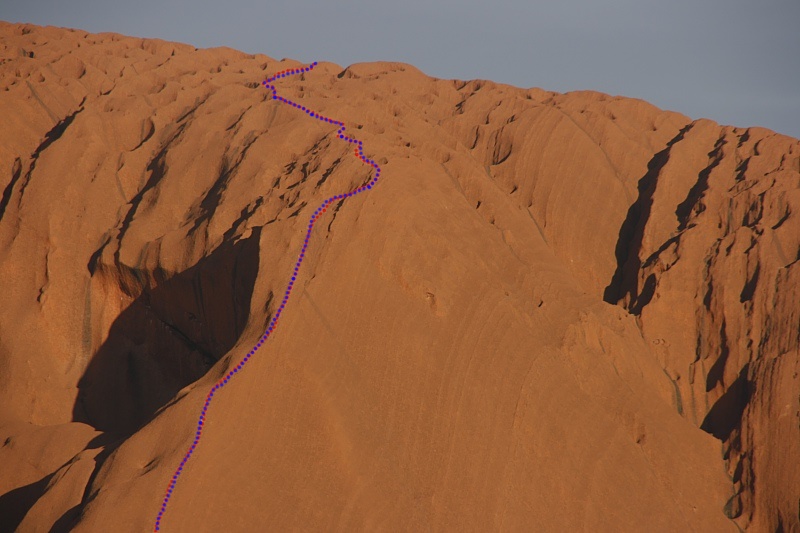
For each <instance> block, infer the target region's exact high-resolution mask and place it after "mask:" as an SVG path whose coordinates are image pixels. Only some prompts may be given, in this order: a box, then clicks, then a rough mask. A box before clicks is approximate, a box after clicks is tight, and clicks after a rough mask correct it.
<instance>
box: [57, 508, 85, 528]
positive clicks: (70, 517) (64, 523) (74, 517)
mask: <svg viewBox="0 0 800 533" xmlns="http://www.w3.org/2000/svg"><path fill="white" fill-rule="evenodd" d="M81 508H82V505H81V504H78V505H76V506H75V507H73V508H71V509H69V510H68V511H67V512H66V513H64V514H63V515H61V517H60V518H59V519H58V520H56V521H55V523H54V524H53V527H51V528H50V533H68V532H69V531H72V528H73V527H75V524H76V523H77V521H78V517H79V516H80V515H81Z"/></svg>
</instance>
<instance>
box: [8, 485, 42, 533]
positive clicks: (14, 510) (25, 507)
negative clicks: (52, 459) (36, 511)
mask: <svg viewBox="0 0 800 533" xmlns="http://www.w3.org/2000/svg"><path fill="white" fill-rule="evenodd" d="M52 477H53V474H50V475H48V476H45V477H43V478H42V479H40V480H39V481H37V482H35V483H31V484H29V485H25V486H24V487H18V488H16V489H13V490H10V491H8V492H6V493H5V494H3V495H0V533H12V532H13V531H16V529H17V526H19V524H20V522H22V519H23V518H25V515H26V514H27V512H28V511H29V510H30V509H31V507H33V504H35V503H36V502H37V501H38V500H39V498H41V497H42V494H44V492H45V490H46V489H47V484H48V483H50V479H52Z"/></svg>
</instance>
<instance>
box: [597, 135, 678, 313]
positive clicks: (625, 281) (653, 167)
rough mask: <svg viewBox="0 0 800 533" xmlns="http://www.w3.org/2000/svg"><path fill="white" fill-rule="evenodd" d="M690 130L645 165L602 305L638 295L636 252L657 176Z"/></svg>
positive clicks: (651, 202)
mask: <svg viewBox="0 0 800 533" xmlns="http://www.w3.org/2000/svg"><path fill="white" fill-rule="evenodd" d="M692 127H693V124H688V125H686V126H684V127H683V128H682V129H681V130H680V132H678V134H677V135H676V136H675V137H674V138H673V139H672V140H670V141H669V142H668V143H667V146H666V147H665V148H664V149H663V150H661V151H660V152H658V153H657V154H655V155H654V156H653V158H652V159H651V160H650V162H649V163H648V164H647V173H646V174H645V175H644V176H642V178H641V179H640V180H639V183H638V185H637V190H638V191H639V194H638V196H637V198H636V201H635V202H634V203H633V204H632V205H631V206H630V208H629V209H628V213H627V214H626V215H625V220H624V221H623V223H622V226H620V229H619V236H618V238H617V245H616V247H615V250H614V255H615V256H616V260H617V268H616V270H615V271H614V275H613V276H612V277H611V281H610V282H609V284H608V286H607V287H606V288H605V290H604V292H603V300H604V301H605V302H608V303H611V304H616V303H618V302H619V301H620V300H622V299H623V298H625V297H626V296H628V303H630V302H631V301H632V300H633V299H634V298H636V296H637V294H638V292H639V287H638V284H639V283H638V277H639V268H640V267H641V260H640V259H639V252H640V250H641V247H642V239H643V236H644V228H645V226H646V225H647V221H648V220H649V218H650V210H651V209H652V206H653V195H654V194H655V190H656V186H657V182H658V176H659V174H660V173H661V170H662V169H663V168H664V166H665V165H666V164H667V162H668V161H669V156H670V150H671V149H672V147H673V146H674V145H675V144H677V143H679V142H680V141H682V140H683V138H684V137H685V136H686V134H687V133H688V132H689V130H691V129H692ZM641 307H642V306H639V311H641Z"/></svg>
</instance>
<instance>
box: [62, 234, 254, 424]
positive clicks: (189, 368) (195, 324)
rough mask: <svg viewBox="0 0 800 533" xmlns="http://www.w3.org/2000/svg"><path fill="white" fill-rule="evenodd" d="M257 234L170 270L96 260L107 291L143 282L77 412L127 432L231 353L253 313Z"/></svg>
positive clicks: (91, 373)
mask: <svg viewBox="0 0 800 533" xmlns="http://www.w3.org/2000/svg"><path fill="white" fill-rule="evenodd" d="M260 235H261V229H260V228H254V229H253V232H252V235H251V236H250V237H248V238H247V239H243V240H239V241H237V242H235V243H233V242H231V241H225V242H223V244H222V245H220V246H219V247H218V248H217V249H216V250H214V251H213V252H212V253H211V254H210V255H208V256H207V257H205V258H203V259H201V260H200V261H199V262H198V263H197V264H196V265H194V266H192V267H191V268H189V269H187V270H185V271H183V272H180V273H178V274H174V275H171V276H168V275H167V274H165V273H164V272H162V271H157V272H143V271H134V269H133V268H131V267H127V266H125V265H118V264H117V265H98V267H97V269H96V271H95V274H94V276H93V277H98V278H103V279H101V280H100V283H97V286H98V287H103V286H109V287H112V288H111V289H107V290H109V291H110V293H109V296H107V297H110V298H113V297H117V294H118V293H117V292H115V289H116V290H118V291H119V292H126V291H128V290H130V287H127V285H128V284H129V283H125V282H124V280H125V279H131V278H132V277H135V278H136V279H139V280H141V281H142V284H141V286H140V287H137V290H139V291H140V292H139V294H138V295H137V296H136V298H135V299H134V301H133V302H132V303H131V304H130V305H129V306H128V307H127V308H125V310H124V311H122V313H120V315H119V316H118V317H117V318H116V320H115V321H114V323H113V324H112V325H111V328H110V330H109V334H108V337H107V338H106V340H105V341H104V342H103V344H102V345H101V346H100V347H99V349H97V351H96V352H95V353H94V355H93V357H92V359H91V361H90V362H89V364H88V365H87V368H86V371H85V372H84V375H83V376H82V377H81V379H80V381H79V383H78V396H77V399H76V401H75V404H74V407H73V420H75V421H79V422H84V423H87V424H90V425H92V426H93V427H95V428H97V429H99V430H101V431H106V432H110V433H112V434H115V435H129V434H131V433H132V432H134V431H135V430H136V429H138V428H139V427H141V426H142V425H143V424H145V423H146V422H147V421H149V420H150V418H151V417H152V416H153V414H154V413H155V412H156V411H157V410H158V409H159V408H160V407H162V406H163V405H165V404H166V403H167V402H168V401H169V400H170V399H171V398H173V397H174V396H175V394H176V393H177V392H178V391H179V390H180V389H182V388H183V387H185V386H186V385H188V384H190V383H192V382H194V381H196V380H197V379H198V378H200V377H201V376H202V375H204V374H205V373H206V372H207V371H208V369H209V368H211V366H213V365H214V363H216V361H217V360H219V358H220V357H222V356H223V355H224V354H225V353H227V352H228V351H229V350H230V349H231V348H232V347H233V346H234V345H235V344H236V342H237V341H238V339H239V336H240V335H241V333H242V331H243V330H244V327H245V325H246V324H247V321H248V319H249V313H250V301H251V297H252V293H253V287H254V285H255V279H256V276H257V274H258V264H259V240H260ZM148 280H156V281H148Z"/></svg>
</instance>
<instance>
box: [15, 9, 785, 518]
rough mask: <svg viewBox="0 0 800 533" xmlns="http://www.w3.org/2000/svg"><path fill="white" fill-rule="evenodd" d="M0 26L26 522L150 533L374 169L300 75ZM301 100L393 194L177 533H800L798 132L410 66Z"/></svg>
mask: <svg viewBox="0 0 800 533" xmlns="http://www.w3.org/2000/svg"><path fill="white" fill-rule="evenodd" d="M0 34H2V36H3V39H2V45H0V46H2V47H3V50H2V52H0V54H1V55H0V112H2V114H3V116H4V117H8V118H7V123H8V124H9V125H10V126H11V127H9V128H3V129H2V130H1V131H0V136H2V137H1V138H0V141H2V142H0V169H2V173H1V174H0V180H2V181H0V188H2V190H3V194H2V198H1V199H0V202H1V203H0V247H1V248H0V280H3V281H2V283H3V284H4V285H3V288H4V294H5V295H6V305H4V306H2V308H0V406H2V409H0V430H2V433H1V434H0V435H1V436H2V439H5V441H4V442H5V444H3V445H2V447H0V458H2V461H3V463H2V465H3V467H4V468H3V469H2V472H3V474H2V475H0V478H2V479H1V480H0V481H2V486H0V489H2V493H0V494H2V495H0V516H2V518H0V521H3V522H2V523H0V529H3V528H9V529H12V530H13V528H14V527H17V526H18V527H19V528H20V530H36V529H43V530H51V529H54V530H56V531H60V530H68V529H70V528H74V529H75V530H76V531H98V530H101V531H107V530H113V531H141V530H148V529H151V528H152V526H153V519H154V517H155V513H156V511H157V509H158V505H160V499H161V496H162V491H163V489H164V487H166V482H167V478H168V476H170V475H172V472H173V470H174V468H175V466H176V464H177V463H178V461H179V460H180V456H181V455H182V453H183V451H184V450H185V448H186V446H187V443H188V442H190V441H191V437H192V432H193V431H194V428H193V425H194V423H195V420H196V416H197V414H198V412H199V409H200V405H201V404H202V401H203V399H204V397H205V394H206V392H207V390H208V388H209V387H210V385H211V383H213V382H214V381H215V380H216V379H218V377H219V376H220V375H222V374H223V373H224V372H225V371H226V369H227V368H228V367H229V366H230V365H231V364H234V362H236V361H238V360H239V358H240V355H241V350H243V349H244V348H245V347H249V346H250V345H251V344H252V342H253V341H254V339H256V338H258V336H259V335H260V334H261V333H262V332H263V329H264V328H265V326H266V324H267V323H268V321H269V319H270V317H271V316H272V314H273V313H274V311H275V309H276V307H277V302H276V301H275V300H276V299H277V298H278V295H279V294H280V293H279V291H281V290H282V289H283V288H284V287H285V285H286V282H287V280H288V278H289V276H290V272H291V264H292V262H293V260H294V256H295V254H296V252H297V250H298V249H299V248H300V246H301V245H302V241H303V236H304V229H305V227H306V224H307V223H308V218H309V216H310V211H312V210H313V209H314V206H315V205H316V204H317V203H319V201H320V200H321V199H322V198H325V197H328V196H331V195H333V194H337V193H340V192H344V191H347V190H349V189H351V188H353V186H356V185H357V184H359V183H363V182H364V181H365V180H366V179H367V178H368V172H367V170H366V169H365V168H364V167H363V165H361V164H360V163H359V162H358V161H357V160H356V158H355V157H354V156H353V155H352V150H351V147H350V146H349V145H346V144H345V143H343V142H341V141H340V140H339V139H337V138H336V135H335V131H336V130H335V127H331V128H328V127H325V126H324V125H322V124H320V123H318V122H317V121H313V120H309V119H308V118H307V117H305V116H304V115H303V114H302V113H298V112H296V111H294V110H291V109H287V108H286V106H281V105H278V103H276V102H273V101H271V100H269V98H268V95H267V93H266V92H265V91H264V90H263V89H261V88H260V87H259V82H260V81H261V80H262V79H264V78H265V77H266V76H267V75H269V74H271V73H273V72H276V71H279V70H283V69H285V68H287V67H291V66H295V65H297V63H295V62H293V61H281V62H278V61H275V60H273V59H271V58H269V57H266V56H262V55H256V56H250V55H246V54H242V53H240V52H236V51H233V50H227V49H214V50H196V49H195V48H193V47H190V46H186V45H180V44H174V43H165V42H162V41H156V40H145V39H135V38H128V37H122V36H118V35H114V34H102V35H92V34H87V33H85V32H81V31H73V30H62V29H56V28H38V27H35V26H26V25H7V24H0ZM279 83H280V84H282V85H281V91H282V94H284V95H286V96H287V97H290V98H292V99H294V100H296V101H301V102H302V103H303V105H306V106H308V107H310V108H312V109H315V110H318V111H320V112H322V113H323V114H325V115H326V116H331V117H335V118H337V119H339V120H343V121H344V122H345V123H346V124H347V125H348V127H349V131H351V132H353V134H355V135H356V136H357V137H358V138H359V139H361V140H363V141H364V143H365V145H366V146H367V148H368V151H369V153H368V155H369V156H370V157H373V158H375V159H376V160H377V161H379V163H380V164H381V166H382V168H383V169H384V171H383V173H382V182H381V183H380V184H379V185H378V186H377V187H375V188H373V189H372V190H371V191H370V192H369V193H367V194H365V195H362V196H358V197H354V198H352V199H349V200H348V201H346V202H343V203H342V204H341V205H337V206H336V207H335V208H334V209H333V210H329V212H328V213H327V215H326V216H327V219H323V220H322V222H321V223H320V224H319V229H320V231H319V233H316V234H315V235H314V236H313V238H312V242H311V244H310V250H309V253H308V257H307V258H306V262H305V263H304V266H303V269H304V270H303V271H301V273H300V276H299V279H298V281H297V283H296V287H297V288H296V290H295V293H294V294H293V297H292V298H293V299H292V300H291V301H290V303H289V306H288V307H287V309H286V311H285V313H284V315H283V318H282V323H281V325H280V327H279V328H278V330H277V331H276V333H275V334H274V335H273V337H272V338H271V339H270V341H269V342H268V343H267V345H265V347H264V348H263V350H262V351H260V352H259V354H258V357H257V358H255V359H254V360H253V361H252V362H251V363H250V364H249V366H248V367H247V369H246V371H244V372H242V373H240V374H239V375H238V376H237V377H236V381H235V382H234V383H232V384H231V386H230V387H226V389H225V391H224V394H220V396H219V398H218V399H216V400H215V404H214V406H213V408H212V411H211V412H210V414H209V420H208V423H207V425H206V428H207V429H206V433H204V438H203V442H202V446H201V447H200V448H199V449H198V451H197V452H196V454H195V455H194V456H193V459H192V466H191V468H190V469H188V470H187V471H186V472H185V473H184V475H183V477H182V478H181V482H180V484H179V485H178V487H177V490H176V492H175V495H174V497H173V499H172V500H171V504H170V510H169V513H168V514H167V515H166V517H165V521H164V523H163V525H164V530H165V531H204V530H227V531H252V530H254V529H260V528H261V527H263V525H264V524H274V526H273V527H272V528H273V529H277V530H280V529H341V530H376V529H377V530H386V529H397V528H398V527H399V528H402V529H425V528H428V529H435V530H443V529H447V530H452V529H463V530H519V529H529V528H530V527H531V524H536V525H537V528H538V529H542V530H550V529H553V530H558V529H578V530H592V531H598V530H600V531H619V530H639V529H642V528H645V529H649V530H656V531H674V530H682V531H683V530H697V531H735V530H736V524H734V522H733V521H731V520H730V519H729V517H734V518H736V520H738V523H739V525H741V526H749V527H751V528H752V529H753V530H756V531H767V530H770V531H773V530H775V529H777V528H778V527H782V528H783V529H784V530H791V529H792V528H793V527H797V524H798V522H797V516H796V513H795V514H794V515H793V514H791V512H794V511H792V510H793V509H794V510H795V511H796V504H797V500H798V498H797V497H796V494H795V493H796V488H795V487H793V486H791V484H789V481H790V480H791V479H792V477H791V476H795V477H794V479H796V477H797V475H796V472H797V470H796V469H797V465H794V464H791V462H790V461H789V458H790V457H792V456H791V455H787V454H791V453H796V445H797V442H798V436H800V435H799V434H798V426H797V418H796V417H797V416H798V413H800V409H798V406H797V397H796V391H797V382H796V379H797V374H796V368H797V340H796V337H793V336H792V334H793V333H794V334H796V332H797V330H798V328H797V327H795V326H797V324H798V316H799V315H798V312H797V305H798V304H797V302H798V298H797V296H798V295H797V290H798V283H797V281H798V280H797V269H796V268H793V265H796V264H797V263H796V258H797V248H798V243H797V235H798V234H800V232H798V231H797V220H798V219H797V217H796V215H794V213H796V205H797V195H796V191H797V190H798V187H797V172H798V168H797V154H798V143H797V141H796V140H793V139H789V138H786V137H781V136H777V135H774V134H771V133H769V132H766V131H763V130H754V129H753V130H744V129H734V128H727V127H726V128H723V127H720V126H718V125H716V124H714V123H711V122H710V121H702V120H701V121H695V122H693V121H691V120H690V119H689V118H687V117H684V116H682V115H679V114H676V113H669V112H663V111H660V110H658V109H656V108H654V107H653V106H650V105H649V104H647V103H645V102H641V101H636V100H630V99H624V98H617V97H609V96H606V95H602V94H599V93H592V92H579V93H569V94H566V95H559V94H555V93H550V92H546V91H542V90H539V89H530V90H522V89H517V88H513V87H509V86H504V85H497V84H494V83H491V82H487V81H472V82H463V81H458V80H436V79H432V78H429V77H427V76H425V75H424V74H423V73H421V72H419V71H418V70H416V69H414V68H413V67H411V66H409V65H402V64H397V63H373V64H360V65H353V66H350V67H348V68H346V69H343V68H342V67H339V66H337V65H333V64H330V63H321V64H320V65H319V66H318V67H317V68H316V69H315V70H314V72H313V73H310V74H309V75H308V76H301V77H299V78H297V79H287V80H280V81H279ZM720 139H723V140H724V141H725V142H724V143H723V142H722V141H720ZM709 143H710V144H709ZM734 146H737V147H738V148H735V149H734ZM704 157H705V159H704ZM731 169H732V170H731ZM726 172H732V174H730V175H729V174H726ZM731 179H733V180H734V181H733V182H730V180H731ZM792 180H794V181H792ZM729 182H730V183H729ZM730 187H734V188H733V189H731V188H730ZM737 187H738V188H737ZM726 209H729V212H730V213H731V215H730V218H726V219H725V220H726V222H725V223H722V218H721V217H722V215H724V214H725V213H726ZM717 219H719V220H717ZM706 228H707V229H706ZM767 228H769V229H767ZM745 231H748V232H749V233H744V232H745ZM717 239H719V240H720V241H719V242H720V243H723V242H724V244H716V245H715V244H714V243H715V242H717V241H716V240H717ZM737 239H738V240H737ZM764 239H766V240H764ZM737 243H738V244H737ZM746 243H747V244H746ZM751 243H755V244H754V245H753V246H752V247H751V248H748V247H750V244H751ZM729 245H730V246H731V247H730V248H728V246H729ZM779 251H780V253H779ZM743 257H749V259H747V260H744V262H743V260H742V258H743ZM670 261H671V263H670ZM792 261H795V262H794V263H792ZM667 264H669V266H665V265H667ZM759 265H760V266H759ZM737 269H738V270H737ZM676 275H677V276H678V277H674V276H676ZM736 276H738V277H736ZM742 279H744V280H745V281H744V283H741V281H742ZM767 280H769V283H767ZM737 283H738V285H736V284H737ZM670 287H671V290H666V289H667V288H670ZM731 287H734V289H733V290H734V291H735V292H736V294H735V295H733V296H735V301H733V300H732V299H731V294H730V293H731ZM725 288H727V289H728V291H727V292H728V293H729V296H728V298H727V299H726V298H725V297H724V294H725V290H724V289H725ZM707 295H708V296H707ZM698 298H699V300H698ZM603 300H605V302H604V301H603ZM706 300H707V302H706ZM740 300H741V301H740ZM609 303H613V304H616V303H619V304H620V306H615V305H609ZM736 305H738V307H736ZM733 307H736V310H734V309H733ZM793 327H795V329H794V330H793V329H792V328H793ZM659 328H660V329H659ZM715 335H716V336H715ZM734 346H736V348H735V349H734ZM703 350H705V351H703ZM748 350H749V351H748ZM719 361H721V363H720V362H719ZM793 365H794V366H793ZM687 369H691V370H692V372H694V373H690V372H688V370H687ZM793 369H794V370H793ZM793 371H794V374H793V373H792V372H793ZM741 376H745V377H744V378H742V377H741ZM792 391H794V394H795V396H792ZM792 421H794V422H792ZM775 434H779V435H780V438H777V439H776V438H774V437H772V436H773V435H775ZM767 435H769V436H770V438H769V439H767ZM59 439H60V440H62V441H63V442H64V446H63V447H61V448H60V449H59V451H58V453H56V454H52V453H51V451H50V450H52V449H53V446H54V442H59ZM720 441H722V444H720ZM792 446H795V448H792ZM795 456H796V455H795ZM45 457H48V458H47V459H45ZM7 465H8V467H7V468H6V466H7ZM726 468H727V469H728V475H727V476H726V471H725V470H726ZM793 469H794V470H793ZM793 491H794V492H793ZM793 506H794V507H793ZM234 508H235V509H236V510H237V511H236V513H235V515H232V514H231V513H230V510H231V509H234ZM4 509H14V512H13V513H3V512H2V511H3V510H4ZM726 515H727V516H726ZM770 528H771V529H770Z"/></svg>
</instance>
